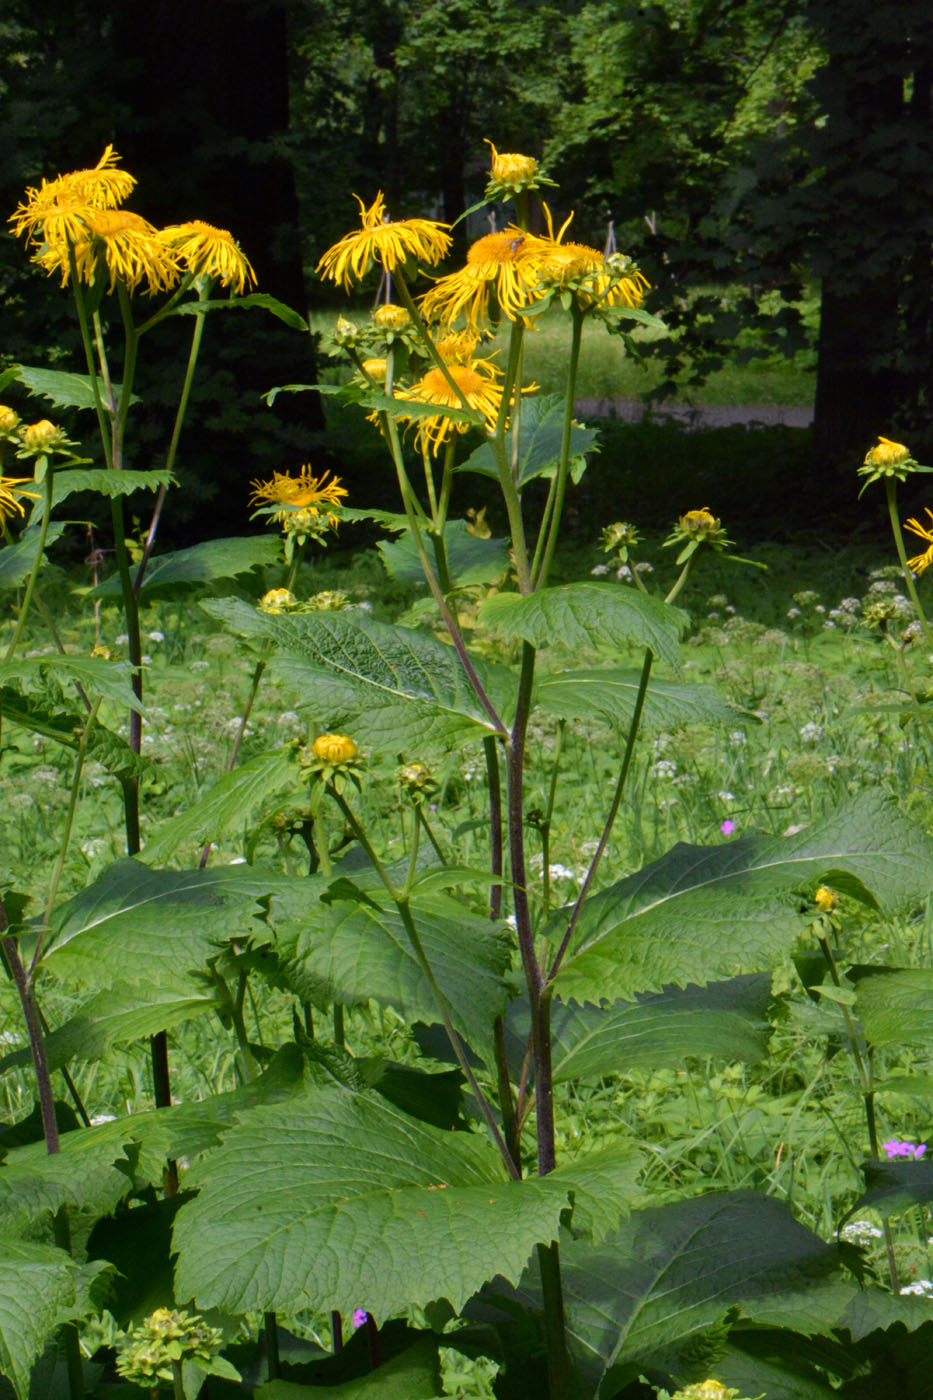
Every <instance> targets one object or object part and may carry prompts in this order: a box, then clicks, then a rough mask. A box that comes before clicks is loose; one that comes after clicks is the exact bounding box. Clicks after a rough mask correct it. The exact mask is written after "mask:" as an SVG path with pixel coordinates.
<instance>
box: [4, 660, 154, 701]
mask: <svg viewBox="0 0 933 1400" xmlns="http://www.w3.org/2000/svg"><path fill="white" fill-rule="evenodd" d="M132 674H133V668H132V666H131V665H130V664H129V662H128V661H104V660H103V659H102V658H101V657H97V656H73V655H71V654H70V653H69V654H68V655H66V656H63V655H62V654H61V652H54V651H53V652H48V653H47V654H46V655H44V656H23V657H14V658H13V660H12V661H4V662H3V663H0V685H2V686H7V685H9V684H10V682H11V681H21V682H25V685H26V687H27V689H28V688H29V687H30V686H35V685H36V684H37V683H38V684H39V685H44V684H45V683H46V681H47V680H49V679H52V680H55V681H57V682H58V684H59V685H61V686H63V687H67V686H68V685H70V684H73V683H74V682H75V681H79V682H80V683H81V685H82V686H83V687H84V689H85V690H86V691H87V693H88V695H90V696H92V697H96V696H98V695H100V696H103V698H104V699H105V700H113V701H114V702H115V703H116V704H118V705H125V706H128V707H129V708H130V709H131V710H139V711H140V712H141V713H142V712H143V707H142V705H141V704H140V702H139V701H138V700H137V699H136V696H135V695H134V694H133V690H132V683H131V680H130V677H131V676H132Z"/></svg>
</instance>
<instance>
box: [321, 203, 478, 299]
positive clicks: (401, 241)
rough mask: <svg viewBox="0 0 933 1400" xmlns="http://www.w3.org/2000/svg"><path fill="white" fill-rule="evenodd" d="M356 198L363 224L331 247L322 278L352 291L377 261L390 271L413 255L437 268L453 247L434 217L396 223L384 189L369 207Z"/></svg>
mask: <svg viewBox="0 0 933 1400" xmlns="http://www.w3.org/2000/svg"><path fill="white" fill-rule="evenodd" d="M353 197H354V199H355V200H356V202H357V204H358V205H359V206H360V222H361V224H362V227H361V228H360V229H359V230H358V231H357V232H355V233H348V234H346V235H345V237H343V238H341V239H340V241H339V242H338V243H335V244H334V246H333V247H332V248H328V250H327V252H326V253H325V254H324V256H323V257H322V258H321V260H320V262H319V263H318V265H317V270H318V272H319V273H320V275H321V276H322V277H329V278H330V279H331V281H333V282H342V283H343V285H344V287H345V288H346V289H347V290H348V291H349V289H350V287H351V285H352V284H353V283H354V282H359V281H361V280H362V278H363V277H365V276H366V273H367V272H368V271H369V270H370V268H371V267H372V266H373V264H374V263H378V264H379V265H380V266H381V267H383V268H385V270H386V272H394V271H395V270H396V268H398V267H403V266H404V265H405V263H406V262H407V261H408V259H409V258H417V259H418V260H419V261H421V262H426V263H430V265H431V266H432V267H434V266H436V264H437V263H439V262H440V260H441V258H443V256H444V254H445V253H446V252H447V250H448V248H449V247H450V242H451V240H450V235H449V234H448V233H447V232H446V229H447V225H446V224H439V223H435V221H434V220H433V219H399V220H398V221H397V222H395V223H393V222H392V221H391V220H390V219H389V217H388V215H387V214H386V208H385V200H384V199H383V196H382V191H381V190H380V191H379V193H378V194H377V195H376V198H375V200H374V201H373V203H372V204H371V205H370V207H369V208H368V209H367V208H366V206H365V205H364V203H363V201H362V200H361V199H360V197H359V195H354V196H353Z"/></svg>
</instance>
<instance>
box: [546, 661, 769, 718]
mask: <svg viewBox="0 0 933 1400" xmlns="http://www.w3.org/2000/svg"><path fill="white" fill-rule="evenodd" d="M639 678H640V673H639V672H638V671H628V670H617V669H616V668H614V667H607V668H606V669H604V670H596V671H556V672H554V673H553V674H552V675H549V676H542V677H541V678H540V680H539V681H538V682H537V685H536V687H535V699H536V701H537V703H538V705H540V707H541V709H543V710H547V711H549V712H550V713H551V714H555V715H560V716H561V718H562V719H603V720H607V721H608V722H609V723H610V724H614V725H622V726H627V725H628V724H630V723H631V719H632V714H633V713H634V709H635V700H636V697H637V695H638V685H639ZM737 717H741V716H740V712H739V711H737V710H736V708H735V707H734V706H733V705H729V704H728V703H727V702H726V701H725V700H723V699H722V697H721V696H720V694H719V692H718V691H717V690H716V688H715V686H712V685H680V684H678V682H677V681H662V680H654V679H652V680H651V682H650V684H649V686H648V690H647V692H646V694H645V705H644V710H643V711H642V723H643V724H645V725H648V726H649V727H651V728H657V727H660V728H664V729H676V728H678V727H679V726H680V725H682V724H716V723H720V722H722V721H723V720H734V719H736V718H737Z"/></svg>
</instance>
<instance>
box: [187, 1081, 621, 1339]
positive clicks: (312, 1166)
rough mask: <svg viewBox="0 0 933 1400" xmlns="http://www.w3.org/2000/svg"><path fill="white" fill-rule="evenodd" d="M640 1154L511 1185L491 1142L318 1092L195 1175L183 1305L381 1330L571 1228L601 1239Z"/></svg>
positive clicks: (229, 1142) (239, 1134)
mask: <svg viewBox="0 0 933 1400" xmlns="http://www.w3.org/2000/svg"><path fill="white" fill-rule="evenodd" d="M634 1166H635V1164H634V1160H633V1157H632V1154H631V1152H629V1153H628V1154H625V1153H620V1154H616V1155H615V1156H604V1157H602V1158H599V1159H593V1160H590V1161H584V1162H579V1163H577V1164H575V1165H574V1166H573V1167H568V1168H566V1170H564V1171H557V1172H554V1173H552V1174H551V1175H550V1176H547V1177H544V1178H535V1179H532V1180H527V1181H521V1182H511V1181H509V1180H507V1179H506V1177H505V1174H504V1171H503V1168H502V1164H501V1159H500V1158H499V1156H498V1154H497V1153H496V1152H495V1150H494V1149H493V1147H492V1146H491V1144H490V1143H489V1142H488V1140H487V1139H486V1138H485V1137H479V1136H476V1135H474V1134H471V1133H448V1132H443V1131H441V1130H439V1129H437V1128H433V1127H431V1126H429V1125H428V1124H425V1123H422V1122H419V1121H418V1120H416V1119H414V1118H409V1117H408V1116H407V1115H406V1114H404V1113H401V1112H400V1111H399V1110H398V1109H396V1108H394V1107H393V1106H392V1105H391V1104H388V1103H386V1102H385V1100H381V1099H378V1098H377V1097H375V1096H372V1095H365V1094H353V1093H350V1092H348V1091H346V1090H342V1089H336V1088H335V1089H321V1090H317V1091H315V1092H312V1093H310V1094H309V1095H308V1096H307V1097H306V1098H304V1099H301V1100H292V1101H291V1102H290V1103H289V1104H287V1105H280V1106H278V1107H270V1108H258V1109H256V1110H255V1111H254V1112H253V1113H252V1114H251V1115H250V1117H249V1119H248V1120H247V1121H244V1122H243V1123H242V1125H240V1126H238V1127H236V1128H234V1129H233V1130H232V1131H231V1132H230V1134H229V1136H228V1137H227V1139H226V1141H225V1143H224V1145H223V1146H222V1147H221V1148H219V1149H218V1150H217V1151H216V1152H212V1153H211V1154H210V1155H209V1157H207V1158H205V1159H204V1161H203V1162H202V1163H200V1164H199V1166H197V1167H196V1168H195V1169H194V1170H193V1172H192V1174H191V1177H192V1180H193V1181H194V1183H195V1184H196V1185H200V1187H201V1191H200V1194H199V1196H198V1197H197V1199H196V1200H194V1201H192V1202H191V1203H190V1204H189V1205H186V1206H185V1207H184V1208H183V1209H182V1210H181V1211H180V1212H179V1215H178V1220H177V1223H176V1226H175V1234H174V1243H175V1249H176V1251H177V1254H178V1268H177V1272H176V1291H177V1293H178V1296H180V1297H186V1298H188V1297H193V1298H194V1299H195V1300H196V1303H197V1306H198V1307H200V1308H208V1307H221V1308H223V1309H224V1310H225V1311H227V1312H235V1313H241V1312H252V1311H254V1310H256V1309H262V1310H268V1309H273V1310H279V1311H282V1312H286V1313H293V1312H296V1311H299V1310H303V1309H305V1308H308V1309H311V1310H314V1311H322V1310H324V1309H327V1308H337V1309H338V1310H340V1311H341V1312H344V1313H348V1312H352V1311H353V1310H354V1309H355V1308H366V1309H367V1310H368V1311H369V1312H371V1313H373V1314H374V1316H375V1317H376V1318H377V1319H378V1320H380V1321H383V1320H385V1319H386V1318H387V1317H390V1316H392V1315H393V1314H396V1313H399V1312H403V1311H404V1310H405V1309H406V1308H407V1307H409V1306H410V1305H413V1306H415V1307H417V1306H424V1305H425V1304H427V1303H429V1302H431V1301H433V1300H434V1299H437V1298H448V1299H449V1300H450V1302H451V1304H452V1305H453V1307H454V1308H455V1309H456V1310H459V1309H460V1308H461V1307H462V1305H463V1303H464V1302H465V1301H466V1299H467V1298H469V1297H470V1295H471V1294H472V1293H474V1292H475V1291H476V1289H477V1288H479V1287H480V1286H481V1285H482V1284H483V1283H484V1282H485V1281H486V1280H487V1279H489V1278H491V1277H492V1276H493V1275H494V1274H497V1273H498V1274H502V1275H504V1276H505V1277H506V1278H510V1279H517V1278H518V1276H519V1274H520V1273H521V1271H522V1269H523V1267H524V1266H525V1264H526V1262H527V1260H528V1256H529V1254H530V1253H531V1250H532V1249H533V1247H534V1245H535V1244H536V1243H537V1242H538V1241H541V1240H550V1239H553V1238H555V1237H556V1233H557V1229H558V1222H559V1219H560V1216H561V1213H562V1211H564V1210H565V1209H566V1208H567V1206H568V1204H569V1200H570V1196H571V1194H573V1195H574V1198H575V1202H576V1206H575V1209H576V1212H578V1213H579V1214H580V1215H581V1216H584V1217H585V1216H587V1213H588V1212H591V1214H590V1219H591V1220H592V1217H593V1215H595V1216H596V1217H597V1218H598V1220H599V1223H601V1224H604V1223H605V1221H606V1220H607V1219H608V1216H609V1215H610V1214H616V1215H618V1213H620V1212H621V1211H623V1210H624V1208H625V1203H626V1200H627V1199H630V1196H631V1192H632V1190H633V1187H632V1181H633V1173H634Z"/></svg>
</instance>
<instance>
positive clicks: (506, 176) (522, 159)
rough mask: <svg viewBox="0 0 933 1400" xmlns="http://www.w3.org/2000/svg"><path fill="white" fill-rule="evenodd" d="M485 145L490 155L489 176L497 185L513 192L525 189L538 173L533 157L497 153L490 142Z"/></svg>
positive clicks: (536, 163) (503, 152) (502, 152)
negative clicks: (490, 166)
mask: <svg viewBox="0 0 933 1400" xmlns="http://www.w3.org/2000/svg"><path fill="white" fill-rule="evenodd" d="M486 145H487V146H488V147H489V149H490V151H491V153H492V168H491V171H490V174H491V176H492V178H493V179H494V180H495V181H496V183H497V184H499V185H505V186H507V187H508V188H511V189H513V190H519V189H527V188H528V186H529V185H531V184H532V182H533V181H534V178H535V176H536V175H537V173H538V162H537V161H536V160H535V158H534V156H520V155H516V154H514V153H513V154H506V152H505V151H501V152H500V151H497V150H496V148H495V146H494V145H493V144H492V142H491V141H487V142H486Z"/></svg>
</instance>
